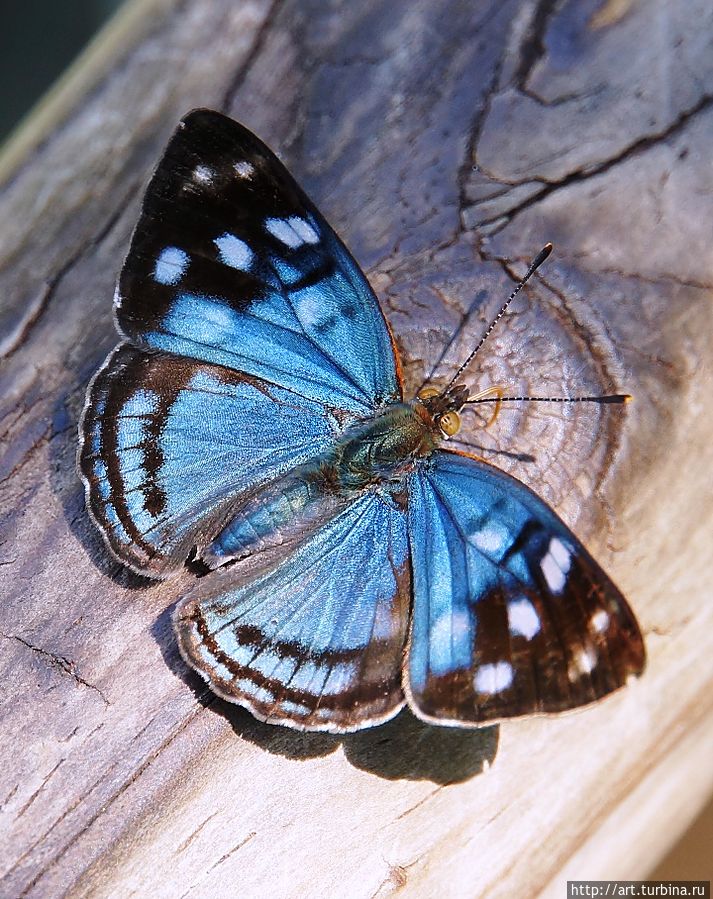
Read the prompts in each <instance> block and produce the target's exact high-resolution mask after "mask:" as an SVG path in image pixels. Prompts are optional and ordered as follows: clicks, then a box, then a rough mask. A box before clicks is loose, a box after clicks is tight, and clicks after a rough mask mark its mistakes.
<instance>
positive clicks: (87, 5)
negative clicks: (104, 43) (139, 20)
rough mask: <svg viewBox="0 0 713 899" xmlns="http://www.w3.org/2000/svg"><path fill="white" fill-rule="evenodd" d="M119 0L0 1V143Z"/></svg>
mask: <svg viewBox="0 0 713 899" xmlns="http://www.w3.org/2000/svg"><path fill="white" fill-rule="evenodd" d="M121 3H122V0H60V2H57V0H0V141H3V140H4V139H5V138H6V137H7V135H8V133H9V132H10V131H11V130H12V128H13V127H14V126H15V125H16V124H17V123H18V121H19V120H20V119H21V118H22V116H23V115H24V114H25V113H26V112H27V111H28V110H29V109H30V107H31V106H32V105H33V104H34V103H36V102H37V100H39V99H40V97H41V96H42V95H43V94H44V93H45V91H47V90H48V89H49V88H50V87H51V86H52V83H53V82H54V81H55V80H56V79H57V78H58V77H59V76H60V75H61V74H62V72H63V71H64V70H65V69H66V68H67V66H68V65H69V64H70V63H71V62H72V61H73V60H74V58H75V57H76V56H77V54H78V53H79V52H80V51H81V50H82V49H83V48H84V47H85V46H86V45H87V43H88V42H89V40H90V39H91V38H92V36H93V35H94V34H95V32H96V31H97V30H98V29H99V28H100V27H101V26H102V25H103V24H104V22H105V21H106V20H107V19H108V18H109V16H110V15H111V14H112V13H113V12H114V11H115V10H116V9H117V8H118V7H119V6H121Z"/></svg>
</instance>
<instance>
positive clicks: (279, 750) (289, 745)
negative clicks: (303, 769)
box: [152, 607, 499, 785]
mask: <svg viewBox="0 0 713 899" xmlns="http://www.w3.org/2000/svg"><path fill="white" fill-rule="evenodd" d="M172 613H173V607H171V608H169V609H166V610H165V611H164V612H162V613H161V614H160V615H159V616H158V618H157V619H156V620H155V622H154V625H153V627H152V634H153V636H154V639H155V640H156V642H157V643H158V645H159V648H160V650H161V654H162V655H163V658H164V661H165V663H166V665H168V667H169V668H170V669H171V671H172V672H173V673H174V674H175V675H176V677H178V678H180V679H181V680H182V681H183V682H184V683H185V684H186V685H187V686H188V687H190V689H191V691H192V692H193V694H194V695H195V697H196V700H197V701H198V702H199V703H200V704H201V705H203V706H205V707H206V708H207V707H210V709H211V711H212V712H214V713H215V714H217V715H220V716H221V717H222V718H225V720H226V721H227V722H228V724H229V725H230V726H231V727H232V729H233V731H234V733H235V734H236V735H237V736H238V737H240V738H241V739H243V740H247V741H248V742H250V743H253V744H255V745H256V746H259V747H260V748H261V749H264V750H266V751H267V752H271V753H273V754H275V755H281V756H283V757H285V758H288V759H294V760H296V761H306V760H307V759H312V758H319V757H322V756H326V755H330V754H331V753H333V752H336V750H337V749H338V748H339V747H340V746H341V747H342V750H343V752H344V755H345V756H346V758H347V759H348V760H349V762H350V763H351V764H352V765H353V766H354V767H355V768H360V769H361V770H363V771H369V772H371V773H372V774H375V775H377V776H378V777H382V778H384V779H386V780H430V781H432V782H433V783H436V784H439V785H445V784H452V783H460V782H461V781H464V780H468V779H469V778H471V777H475V776H476V775H478V774H481V773H482V772H483V771H485V770H487V768H488V767H489V765H490V764H492V762H493V761H494V759H495V755H496V753H497V748H498V739H499V727H498V726H497V725H495V726H491V727H482V728H476V729H473V730H470V729H467V730H466V729H461V728H450V727H434V726H432V725H429V724H426V723H425V722H423V721H420V720H419V719H418V718H416V717H415V716H414V715H413V714H412V713H411V712H410V711H409V710H408V709H404V710H403V711H402V712H401V713H400V714H398V715H397V716H396V717H395V718H393V719H392V720H391V721H388V722H387V723H386V724H382V725H380V726H379V727H373V728H368V729H367V730H362V731H358V732H357V733H353V734H326V733H314V732H312V733H308V732H301V731H295V730H291V729H290V728H287V727H281V726H279V725H274V724H264V723H263V722H261V721H258V720H257V719H256V718H254V717H253V716H252V715H251V714H250V713H249V712H248V711H247V710H246V709H243V708H242V707H240V706H238V705H234V704H232V703H230V702H227V701H225V700H223V699H220V698H219V697H217V696H216V695H215V694H214V693H213V692H212V691H211V690H210V689H209V688H208V687H207V686H206V683H205V681H204V680H203V679H202V678H201V677H200V675H199V674H198V673H197V672H196V671H194V670H193V669H192V668H190V667H189V666H188V665H187V664H186V662H185V661H184V660H183V659H182V658H181V655H180V653H179V651H178V646H177V642H176V637H175V634H174V631H173V625H172V620H171V618H172Z"/></svg>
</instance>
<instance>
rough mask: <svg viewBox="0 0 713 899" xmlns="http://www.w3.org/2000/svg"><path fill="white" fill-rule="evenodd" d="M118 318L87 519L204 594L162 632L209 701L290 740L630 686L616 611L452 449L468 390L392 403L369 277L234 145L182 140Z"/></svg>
mask: <svg viewBox="0 0 713 899" xmlns="http://www.w3.org/2000/svg"><path fill="white" fill-rule="evenodd" d="M541 255H542V254H541ZM545 255H546V253H545ZM543 258H544V256H543ZM539 261H541V260H539ZM115 313H116V321H117V326H118V329H119V331H120V333H121V335H122V342H121V343H120V344H119V345H118V346H117V347H116V349H115V350H114V351H113V352H112V353H111V354H110V356H109V358H108V359H107V360H106V362H105V364H104V366H103V367H102V369H101V370H100V371H99V373H98V374H97V375H96V376H95V378H94V380H93V381H92V383H91V385H90V387H89V390H88V397H87V405H86V408H85V412H84V415H83V420H82V424H81V427H80V440H81V448H80V455H79V468H80V472H81V476H82V478H83V479H84V482H85V485H86V494H87V505H88V508H89V510H90V512H91V515H92V517H93V519H94V521H95V523H96V525H97V526H98V528H99V530H100V531H101V533H102V535H103V536H104V539H105V541H106V543H107V545H108V547H109V549H110V550H111V552H112V553H113V554H114V555H115V556H116V557H117V558H118V559H120V560H121V561H122V562H123V563H125V564H126V565H128V566H129V567H130V568H132V569H133V570H134V571H137V572H140V573H141V574H144V575H148V576H150V577H155V578H166V577H169V576H170V575H172V574H174V573H175V572H177V571H178V570H179V569H181V568H182V567H183V566H184V564H185V563H186V562H187V561H191V562H192V564H193V566H194V567H197V568H199V569H200V570H201V571H202V572H203V573H204V574H205V576H204V577H201V578H200V579H198V580H197V582H196V583H197V586H196V587H195V588H194V589H193V590H191V592H190V593H189V594H188V595H187V596H185V597H184V598H183V599H182V600H181V602H180V603H179V605H178V608H177V610H176V613H175V628H176V632H177V635H178V640H179V643H180V648H181V652H182V654H183V656H184V658H185V660H186V661H187V662H188V664H189V665H192V666H193V667H194V668H195V669H197V670H198V671H199V672H200V674H201V675H202V676H203V677H204V678H205V679H206V681H207V682H208V683H209V685H210V687H211V688H212V689H213V690H214V691H215V692H216V693H217V694H219V695H220V696H222V697H224V698H225V699H227V700H229V701H231V702H236V703H239V704H240V705H242V706H245V707H246V708H247V709H249V710H250V711H251V712H252V713H253V714H254V715H255V716H256V717H257V718H260V719H261V720H263V721H268V722H271V723H279V724H284V725H288V726H290V727H294V728H297V729H300V730H325V731H332V732H346V731H352V730H358V729H360V728H364V727H370V726H372V725H375V724H378V723H380V722H383V721H386V720H388V719H389V718H391V717H393V716H394V715H395V714H396V713H397V712H398V711H399V710H400V709H401V708H402V707H403V706H404V705H405V704H408V705H409V707H410V708H411V710H412V711H413V712H414V713H415V714H416V715H417V716H418V717H419V718H421V719H423V720H425V721H429V722H434V723H436V724H445V725H456V726H477V725H481V724H483V723H486V722H491V721H493V720H498V719H502V718H508V717H512V716H517V715H526V714H533V713H542V712H557V711H561V710H564V709H569V708H572V707H574V706H578V705H582V704H585V703H588V702H591V701H593V700H596V699H598V698H599V697H601V696H603V695H605V694H607V693H609V692H611V691H612V690H615V689H617V688H618V687H620V686H622V685H623V684H624V683H625V682H626V680H627V678H628V677H629V676H630V675H638V674H640V673H641V671H642V670H643V667H644V646H643V641H642V638H641V634H640V632H639V628H638V626H637V623H636V620H635V618H634V616H633V614H632V612H631V610H630V609H629V607H628V605H627V603H626V601H625V600H624V598H623V597H622V595H621V593H620V592H619V590H618V589H617V588H616V587H615V586H614V585H613V583H612V582H611V580H610V579H609V578H608V577H607V576H606V575H605V574H604V572H603V571H602V570H601V568H600V567H599V566H598V565H597V564H596V562H595V561H594V560H593V559H592V557H591V556H590V555H589V553H588V552H587V551H586V549H585V548H584V547H583V546H582V544H581V543H580V542H579V541H578V540H577V538H576V537H575V536H574V535H573V534H572V532H571V531H570V530H569V529H568V528H567V527H566V526H565V525H564V524H563V523H562V521H560V519H559V518H558V517H557V516H556V515H555V514H554V512H553V511H552V510H551V509H550V508H549V507H548V506H547V505H545V503H544V502H542V500H540V499H539V498H538V497H537V496H536V495H535V494H534V493H533V492H532V491H530V490H529V489H528V488H527V487H526V486H524V485H523V484H522V483H520V482H519V481H517V480H515V479H514V478H512V477H510V476H509V475H507V474H505V473H503V472H502V471H499V470H498V469H497V468H494V467H492V466H491V465H489V464H487V463H485V462H484V461H483V460H481V459H478V458H475V457H471V456H468V455H466V454H463V453H460V452H453V451H448V450H446V449H444V448H443V444H444V442H445V441H446V440H447V438H448V436H450V435H452V434H453V433H455V431H457V429H458V426H459V419H458V412H459V411H460V410H461V408H462V407H463V406H464V405H465V403H466V402H468V401H469V400H468V395H469V392H468V390H467V389H466V388H465V387H463V386H462V385H458V384H454V381H451V384H450V385H449V386H448V387H447V388H444V389H443V390H436V389H431V390H427V391H424V392H422V393H421V394H419V396H418V397H416V398H415V399H413V400H409V401H404V399H403V395H402V381H401V375H400V371H399V363H398V356H397V353H396V348H395V346H394V341H393V338H392V336H391V333H390V331H389V327H388V325H387V323H386V320H385V318H384V316H383V314H382V311H381V309H380V307H379V304H378V301H377V299H376V297H375V295H374V293H373V292H372V290H371V288H370V287H369V284H368V283H367V281H366V279H365V277H364V275H363V274H362V272H361V271H360V269H359V267H358V266H357V264H356V263H355V262H354V260H353V259H352V257H351V256H350V255H349V252H348V251H347V250H346V248H345V247H344V245H343V244H342V243H341V242H340V240H339V238H338V237H337V236H336V234H335V233H334V231H332V229H331V228H330V227H329V225H328V224H327V222H326V221H325V220H324V218H323V217H322V216H321V215H320V213H319V211H318V210H317V209H316V208H315V206H314V205H313V204H312V203H311V202H310V200H309V199H308V198H307V197H306V196H305V194H304V193H303V192H302V190H301V189H300V188H299V187H298V185H297V184H296V183H295V181H294V180H293V179H292V177H291V176H290V174H289V173H288V172H287V170H286V169H285V168H284V166H283V165H282V164H281V163H280V162H279V161H278V159H277V158H276V157H275V156H274V155H273V153H272V152H271V151H270V150H269V149H268V148H267V147H266V146H265V145H264V144H263V143H262V142H261V141H260V140H258V138H256V137H255V136H254V135H253V134H251V133H250V132H249V131H248V130H246V129H245V128H243V127H242V126H241V125H239V124H237V123H236V122H234V121H232V120H231V119H229V118H226V117H225V116H223V115H221V114H219V113H217V112H212V111H210V110H197V111H194V112H192V113H190V114H189V115H187V116H186V117H185V118H184V119H183V120H182V121H181V123H180V124H179V126H178V129H177V130H176V132H175V134H174V135H173V137H172V138H171V141H170V143H169V144H168V147H167V149H166V151H165V154H164V156H163V158H162V160H161V161H160V163H159V165H158V168H157V169H156V171H155V173H154V175H153V178H152V179H151V182H150V184H149V186H148V189H147V192H146V197H145V200H144V205H143V209H142V213H141V217H140V220H139V223H138V226H137V228H136V230H135V232H134V235H133V238H132V242H131V248H130V250H129V254H128V257H127V259H126V262H125V264H124V267H123V270H122V272H121V275H120V279H119V284H118V289H117V293H116V299H115ZM459 374H460V372H459Z"/></svg>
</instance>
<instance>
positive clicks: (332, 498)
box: [201, 458, 344, 568]
mask: <svg viewBox="0 0 713 899" xmlns="http://www.w3.org/2000/svg"><path fill="white" fill-rule="evenodd" d="M333 469H334V466H333V464H330V460H329V459H328V458H325V459H318V460H316V461H315V462H314V463H310V464H308V465H302V466H299V467H298V468H296V469H294V471H292V472H290V473H289V474H288V475H286V476H285V477H282V478H279V479H278V480H276V481H273V482H272V483H271V484H268V485H267V486H265V487H263V488H262V489H260V490H258V491H257V492H256V493H254V494H252V495H251V496H250V497H248V499H247V500H246V501H245V502H243V503H242V504H241V505H240V506H239V507H238V508H237V509H236V510H235V512H234V513H233V515H232V517H231V519H230V520H229V521H228V523H227V524H226V525H225V526H224V527H223V529H222V530H221V531H220V533H219V534H218V535H217V536H216V537H215V539H214V540H213V541H212V542H211V543H210V545H209V546H208V547H207V548H206V549H205V550H204V551H203V552H202V553H201V560H202V561H203V562H204V563H205V564H206V565H207V566H208V567H209V568H218V567H220V566H221V565H225V564H226V563H227V562H233V561H238V560H240V559H244V558H247V557H248V556H252V555H254V554H255V553H258V552H261V551H263V550H265V549H268V548H270V547H273V546H279V545H281V544H290V545H291V546H293V547H294V546H295V545H299V544H300V543H301V542H302V541H303V540H304V539H306V538H307V537H309V536H310V535H311V534H313V533H314V531H315V530H316V529H317V528H318V527H319V526H320V525H321V524H323V523H324V522H325V521H328V520H329V519H330V518H332V517H333V516H334V515H335V514H337V513H338V512H339V511H340V510H341V509H342V507H343V505H344V499H343V498H342V496H341V492H340V491H339V490H338V489H335V488H334V486H333V485H334V481H335V472H334V470H333ZM326 488H328V489H326Z"/></svg>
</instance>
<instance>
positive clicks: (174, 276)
mask: <svg viewBox="0 0 713 899" xmlns="http://www.w3.org/2000/svg"><path fill="white" fill-rule="evenodd" d="M188 262H189V257H188V253H186V252H185V251H184V250H181V249H179V248H178V247H166V248H165V249H163V250H161V253H160V254H159V257H158V259H157V260H156V266H155V267H154V270H153V276H154V280H155V281H158V283H159V284H178V282H179V281H180V280H181V278H182V277H183V276H184V275H185V273H186V269H187V268H188Z"/></svg>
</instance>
